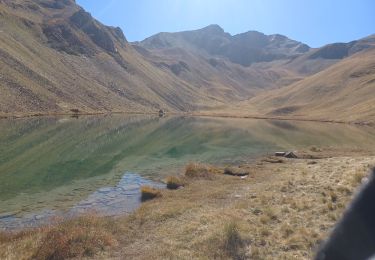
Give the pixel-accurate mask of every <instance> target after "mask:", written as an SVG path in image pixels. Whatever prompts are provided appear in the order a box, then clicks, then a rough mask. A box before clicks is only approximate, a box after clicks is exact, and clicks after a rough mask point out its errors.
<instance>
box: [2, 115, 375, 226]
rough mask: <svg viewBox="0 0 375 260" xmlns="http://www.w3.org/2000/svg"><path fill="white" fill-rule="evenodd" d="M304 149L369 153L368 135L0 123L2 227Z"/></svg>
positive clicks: (196, 121) (374, 133)
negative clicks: (192, 165) (198, 169)
mask: <svg viewBox="0 0 375 260" xmlns="http://www.w3.org/2000/svg"><path fill="white" fill-rule="evenodd" d="M311 146H317V147H334V148H345V149H365V150H375V129H374V128H371V127H366V126H365V127H359V126H353V125H344V124H331V123H315V122H293V121H272V120H253V119H229V118H199V117H166V118H156V117H152V116H124V115H113V116H108V115H107V116H85V117H80V118H78V119H76V118H70V117H45V118H30V119H17V120H8V119H6V120H0V229H5V228H9V229H12V228H16V227H17V226H27V225H33V224H35V223H39V222H43V221H45V220H46V218H47V217H48V218H49V217H51V216H54V215H56V212H64V214H71V213H72V214H75V213H77V212H78V213H80V212H83V211H97V212H99V213H100V214H105V215H117V214H124V213H128V212H130V211H132V210H134V209H135V208H136V207H137V206H138V205H139V203H140V202H139V196H140V195H139V187H140V186H141V185H144V184H146V185H156V186H160V187H162V186H163V185H162V184H161V182H160V181H161V180H163V178H164V177H165V176H167V175H169V174H173V175H174V174H178V173H179V172H182V171H183V167H184V166H185V165H186V164H187V163H188V162H191V161H194V162H196V161H198V162H204V163H214V164H221V165H225V164H232V163H244V162H248V161H251V160H252V159H254V158H256V157H259V156H261V155H264V154H268V153H273V152H275V151H279V150H280V151H283V150H298V149H307V148H308V147H311ZM130 173H132V174H130Z"/></svg>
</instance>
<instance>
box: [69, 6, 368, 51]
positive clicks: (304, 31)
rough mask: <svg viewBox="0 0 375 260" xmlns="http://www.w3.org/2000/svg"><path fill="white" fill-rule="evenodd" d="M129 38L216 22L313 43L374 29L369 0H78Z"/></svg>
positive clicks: (350, 37)
mask: <svg viewBox="0 0 375 260" xmlns="http://www.w3.org/2000/svg"><path fill="white" fill-rule="evenodd" d="M76 2H77V3H78V4H79V5H81V6H82V7H84V8H85V9H86V10H87V11H89V12H90V13H91V14H92V15H93V16H94V17H95V18H97V19H98V20H99V21H101V22H102V23H104V24H106V25H113V26H119V27H121V28H122V29H123V31H124V33H125V35H126V37H127V39H128V40H129V41H137V40H143V39H144V38H146V37H149V36H151V35H153V34H156V33H158V32H176V31H183V30H192V29H199V28H202V27H205V26H207V25H210V24H218V25H220V26H221V27H223V28H224V30H225V31H226V32H229V33H231V34H237V33H241V32H246V31H249V30H256V31H260V32H263V33H266V34H274V33H279V34H283V35H286V36H288V37H290V38H292V39H295V40H298V41H302V42H304V43H307V44H309V45H310V46H312V47H320V46H322V45H324V44H327V43H332V42H348V41H351V40H355V39H359V38H362V37H365V36H367V35H370V34H374V33H375V1H373V0H352V1H349V0H314V1H307V0H104V1H101V0H100V1H99V0H77V1H76Z"/></svg>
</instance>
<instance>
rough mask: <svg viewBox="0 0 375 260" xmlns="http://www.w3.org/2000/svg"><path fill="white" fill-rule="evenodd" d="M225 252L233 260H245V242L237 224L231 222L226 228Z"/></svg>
mask: <svg viewBox="0 0 375 260" xmlns="http://www.w3.org/2000/svg"><path fill="white" fill-rule="evenodd" d="M223 242H224V245H223V246H224V251H225V252H226V253H227V255H228V256H230V257H231V258H233V259H243V258H244V257H243V256H244V252H243V248H244V245H245V243H244V241H243V239H242V238H241V235H240V233H239V229H238V226H237V224H236V223H235V222H230V223H228V224H226V225H225V227H224V241H223Z"/></svg>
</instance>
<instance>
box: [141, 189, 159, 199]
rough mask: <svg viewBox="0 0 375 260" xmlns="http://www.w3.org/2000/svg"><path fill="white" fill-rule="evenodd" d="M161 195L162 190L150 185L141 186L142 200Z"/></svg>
mask: <svg viewBox="0 0 375 260" xmlns="http://www.w3.org/2000/svg"><path fill="white" fill-rule="evenodd" d="M158 197H161V191H160V190H158V189H155V188H153V187H150V186H143V187H141V200H142V201H148V200H152V199H155V198H158Z"/></svg>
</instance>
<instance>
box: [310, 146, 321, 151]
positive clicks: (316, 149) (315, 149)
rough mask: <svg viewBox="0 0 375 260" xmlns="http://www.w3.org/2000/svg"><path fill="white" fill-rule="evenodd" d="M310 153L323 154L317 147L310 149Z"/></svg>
mask: <svg viewBox="0 0 375 260" xmlns="http://www.w3.org/2000/svg"><path fill="white" fill-rule="evenodd" d="M310 151H312V152H315V153H317V152H321V151H322V150H321V149H319V148H318V147H316V146H312V147H310Z"/></svg>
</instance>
